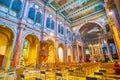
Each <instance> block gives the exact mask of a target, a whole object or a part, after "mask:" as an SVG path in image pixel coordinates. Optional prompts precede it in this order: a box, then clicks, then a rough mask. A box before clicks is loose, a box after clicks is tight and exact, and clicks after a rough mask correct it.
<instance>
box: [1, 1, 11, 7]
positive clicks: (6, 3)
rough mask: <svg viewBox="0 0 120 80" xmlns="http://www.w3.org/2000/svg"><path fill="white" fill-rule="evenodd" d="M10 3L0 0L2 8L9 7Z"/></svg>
mask: <svg viewBox="0 0 120 80" xmlns="http://www.w3.org/2000/svg"><path fill="white" fill-rule="evenodd" d="M10 3H11V0H0V5H2V6H4V7H9V6H10Z"/></svg>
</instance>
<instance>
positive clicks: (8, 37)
mask: <svg viewBox="0 0 120 80" xmlns="http://www.w3.org/2000/svg"><path fill="white" fill-rule="evenodd" d="M15 36H16V35H15V32H14V30H13V29H12V28H11V27H10V26H6V25H0V66H1V67H2V68H4V69H9V66H10V63H11V62H10V59H11V57H12V55H13V54H12V52H13V48H14V43H15Z"/></svg>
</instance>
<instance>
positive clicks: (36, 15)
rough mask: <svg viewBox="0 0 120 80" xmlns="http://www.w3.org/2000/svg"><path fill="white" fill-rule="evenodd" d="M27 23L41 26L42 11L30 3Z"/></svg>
mask: <svg viewBox="0 0 120 80" xmlns="http://www.w3.org/2000/svg"><path fill="white" fill-rule="evenodd" d="M28 22H29V23H31V24H34V25H36V26H39V27H40V26H41V25H42V10H41V8H40V6H38V5H37V4H36V3H30V8H29V12H28Z"/></svg>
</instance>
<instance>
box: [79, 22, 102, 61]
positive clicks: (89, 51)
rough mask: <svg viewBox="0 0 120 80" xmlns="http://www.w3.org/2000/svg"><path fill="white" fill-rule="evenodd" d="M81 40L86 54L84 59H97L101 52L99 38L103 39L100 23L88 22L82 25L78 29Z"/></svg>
mask: <svg viewBox="0 0 120 80" xmlns="http://www.w3.org/2000/svg"><path fill="white" fill-rule="evenodd" d="M79 33H80V35H81V36H80V37H81V41H82V42H84V50H85V51H84V52H85V55H86V61H88V62H89V61H98V60H100V59H101V58H100V57H99V56H100V55H101V54H102V51H101V48H102V47H101V46H100V44H102V43H101V40H103V39H104V38H103V30H102V27H101V25H99V24H97V23H94V22H88V23H85V24H84V25H82V26H81V27H80V29H79Z"/></svg>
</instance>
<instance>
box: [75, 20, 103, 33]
mask: <svg viewBox="0 0 120 80" xmlns="http://www.w3.org/2000/svg"><path fill="white" fill-rule="evenodd" d="M90 23H92V24H97V25H99V26H100V27H101V28H103V25H102V24H100V23H98V22H95V21H88V22H85V23H82V24H81V25H80V26H78V28H77V29H76V30H75V31H76V32H75V34H78V33H79V30H80V29H81V28H82V27H83V26H84V25H86V24H90Z"/></svg>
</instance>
